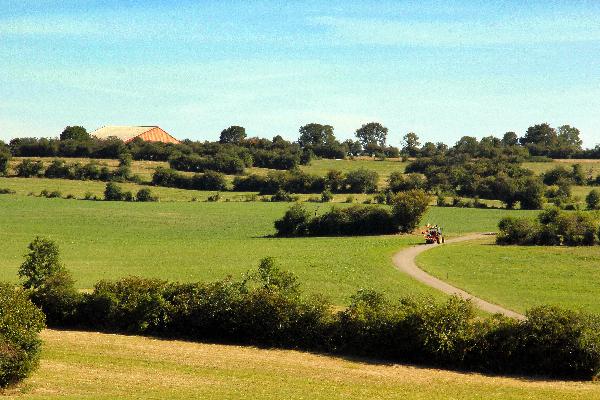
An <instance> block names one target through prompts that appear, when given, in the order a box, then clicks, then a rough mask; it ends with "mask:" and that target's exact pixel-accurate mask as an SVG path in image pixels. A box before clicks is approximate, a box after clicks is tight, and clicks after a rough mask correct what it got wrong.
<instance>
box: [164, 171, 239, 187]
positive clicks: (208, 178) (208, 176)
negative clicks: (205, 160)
mask: <svg viewBox="0 0 600 400" xmlns="http://www.w3.org/2000/svg"><path fill="white" fill-rule="evenodd" d="M152 184H153V185H155V186H165V187H176V188H180V189H193V190H226V189H227V181H226V180H225V176H224V175H223V174H221V173H219V172H215V171H206V172H205V173H204V174H195V175H193V176H191V177H190V176H187V175H183V174H181V173H179V172H177V171H174V170H172V169H167V168H161V167H159V168H156V170H155V172H154V174H153V175H152Z"/></svg>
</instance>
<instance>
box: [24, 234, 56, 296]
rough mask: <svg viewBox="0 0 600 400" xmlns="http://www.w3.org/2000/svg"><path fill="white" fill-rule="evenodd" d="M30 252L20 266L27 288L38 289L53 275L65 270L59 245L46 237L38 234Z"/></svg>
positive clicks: (29, 247) (30, 247)
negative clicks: (61, 261)
mask: <svg viewBox="0 0 600 400" xmlns="http://www.w3.org/2000/svg"><path fill="white" fill-rule="evenodd" d="M28 249H29V253H27V254H26V255H25V261H24V262H23V264H21V267H20V268H19V277H20V278H21V279H25V282H23V287H24V288H25V289H37V288H40V287H41V286H42V284H43V283H44V281H45V280H46V279H47V278H48V277H49V276H52V275H56V274H57V273H59V272H60V271H63V270H64V267H63V265H62V264H61V263H60V257H59V251H58V245H57V244H56V243H55V242H54V241H52V240H50V239H46V238H42V237H40V236H37V237H36V238H35V239H34V240H33V242H31V243H30V244H29V246H28Z"/></svg>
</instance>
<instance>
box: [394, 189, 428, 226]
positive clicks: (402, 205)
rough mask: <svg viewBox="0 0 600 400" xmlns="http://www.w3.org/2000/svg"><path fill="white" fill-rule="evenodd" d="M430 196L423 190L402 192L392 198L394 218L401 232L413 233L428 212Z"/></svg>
mask: <svg viewBox="0 0 600 400" xmlns="http://www.w3.org/2000/svg"><path fill="white" fill-rule="evenodd" d="M430 201H431V199H430V197H429V195H428V194H427V193H425V192H424V191H423V190H418V189H415V190H408V191H406V192H400V193H398V194H397V195H395V196H394V197H393V198H392V201H391V203H392V205H393V218H394V222H395V224H396V226H397V227H398V230H399V231H400V232H405V233H408V232H412V231H413V230H414V229H415V228H416V227H417V225H418V224H419V222H420V221H421V218H422V217H423V214H425V211H427V207H428V206H429V202H430Z"/></svg>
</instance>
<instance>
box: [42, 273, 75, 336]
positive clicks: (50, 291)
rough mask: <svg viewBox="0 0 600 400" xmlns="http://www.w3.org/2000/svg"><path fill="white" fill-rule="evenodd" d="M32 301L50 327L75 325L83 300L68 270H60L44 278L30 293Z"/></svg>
mask: <svg viewBox="0 0 600 400" xmlns="http://www.w3.org/2000/svg"><path fill="white" fill-rule="evenodd" d="M30 297H31V301H32V302H33V303H34V304H35V305H36V306H38V307H39V308H40V309H41V310H42V311H43V312H44V314H45V315H46V322H47V323H48V325H50V326H57V325H61V326H69V325H73V324H75V318H76V316H77V312H78V309H79V307H80V304H81V302H82V300H83V296H82V295H81V293H79V292H78V291H77V289H76V288H75V282H74V280H73V277H72V276H71V274H70V273H69V271H67V270H64V269H62V270H59V271H57V272H54V273H53V274H51V275H48V276H46V277H45V278H44V280H43V281H42V283H41V284H40V285H39V287H37V288H35V290H31V291H30Z"/></svg>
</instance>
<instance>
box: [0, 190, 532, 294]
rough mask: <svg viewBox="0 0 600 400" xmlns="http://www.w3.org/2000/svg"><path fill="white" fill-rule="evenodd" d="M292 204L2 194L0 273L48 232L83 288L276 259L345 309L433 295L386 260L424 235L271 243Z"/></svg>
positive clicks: (436, 213) (464, 213) (462, 216)
mask: <svg viewBox="0 0 600 400" xmlns="http://www.w3.org/2000/svg"><path fill="white" fill-rule="evenodd" d="M11 179H12V178H11ZM288 207H289V203H263V202H252V203H227V202H219V203H200V202H198V203H189V202H187V203H183V202H177V203H126V202H94V201H79V200H63V199H45V198H36V197H27V196H16V195H3V196H0V218H1V220H2V221H3V223H2V226H1V228H0V229H1V231H0V251H1V252H2V254H3V255H4V256H3V257H2V259H1V260H0V274H1V275H0V277H1V279H3V280H10V281H12V282H15V281H16V271H17V268H18V266H19V265H20V263H21V262H22V255H23V253H24V251H25V249H26V246H27V244H28V243H29V242H30V241H31V239H32V238H33V237H35V236H36V235H44V236H48V237H50V238H52V239H53V240H56V241H57V243H58V244H59V246H60V247H61V254H62V257H63V260H64V263H65V264H66V266H67V267H68V268H69V269H70V270H72V271H73V273H74V276H75V279H76V280H77V285H78V286H79V287H80V288H89V287H91V286H92V285H93V284H94V283H95V282H96V281H98V280H99V279H105V278H117V277H122V276H126V275H140V276H147V277H157V278H163V279H171V280H178V281H196V280H214V279H221V278H223V277H225V276H227V275H230V274H231V275H239V274H241V273H243V272H246V271H247V270H249V269H252V268H255V267H256V265H257V264H258V261H259V260H260V259H261V258H262V257H265V256H274V257H276V258H277V259H278V260H279V261H280V263H281V264H282V267H283V268H284V269H289V270H291V271H293V272H294V273H296V274H297V275H298V276H299V278H300V281H301V282H302V283H303V285H304V287H305V288H306V289H307V290H308V291H309V292H312V293H315V292H316V293H328V294H330V295H331V297H332V300H334V301H335V302H337V303H345V302H346V301H347V299H348V296H349V295H350V294H352V293H354V292H355V291H356V290H357V289H359V288H363V287H370V288H373V289H377V290H380V291H383V292H386V293H388V294H390V295H392V296H401V295H404V294H408V293H432V291H431V290H430V289H428V288H425V287H423V286H421V285H419V284H417V283H415V282H414V281H412V279H411V278H409V277H407V276H403V275H402V274H399V273H398V272H397V271H396V270H395V269H394V268H393V266H392V261H391V256H392V254H393V253H394V252H395V251H397V250H398V249H400V248H402V247H403V246H408V245H411V244H415V243H420V242H421V237H420V236H367V237H316V238H270V237H267V236H269V235H272V234H273V233H274V228H273V221H274V220H275V219H277V218H279V217H281V215H283V213H284V211H285V210H286V209H287V208H288ZM307 207H311V208H313V209H315V210H316V209H317V208H318V209H319V210H327V209H329V207H330V206H329V205H312V204H308V205H307ZM507 214H511V215H522V214H524V212H521V211H506V210H478V209H454V208H437V207H433V208H431V209H430V210H429V212H428V213H427V214H426V216H425V218H424V221H423V222H432V223H433V222H435V223H439V224H441V225H443V226H444V227H445V229H446V232H447V233H449V234H460V233H465V232H474V231H491V230H494V229H495V228H496V224H497V221H498V220H499V219H500V218H501V217H502V216H504V215H507ZM324 255H325V256H324Z"/></svg>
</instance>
